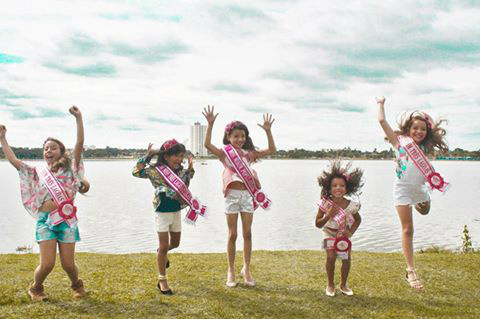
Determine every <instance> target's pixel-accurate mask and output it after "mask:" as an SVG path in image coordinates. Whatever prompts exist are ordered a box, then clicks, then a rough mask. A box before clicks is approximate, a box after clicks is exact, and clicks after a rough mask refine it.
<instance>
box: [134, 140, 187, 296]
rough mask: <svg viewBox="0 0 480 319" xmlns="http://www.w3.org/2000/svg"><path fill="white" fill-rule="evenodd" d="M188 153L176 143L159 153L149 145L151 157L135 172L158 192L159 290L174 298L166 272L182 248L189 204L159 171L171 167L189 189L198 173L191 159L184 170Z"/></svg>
mask: <svg viewBox="0 0 480 319" xmlns="http://www.w3.org/2000/svg"><path fill="white" fill-rule="evenodd" d="M185 152H186V150H185V146H184V145H183V144H180V143H178V142H177V141H176V140H175V139H172V140H168V141H166V142H165V143H163V145H162V147H161V148H160V150H159V151H154V150H153V148H152V144H149V145H148V152H147V155H146V156H143V157H141V158H140V159H139V160H138V162H137V164H136V165H135V167H134V168H133V176H135V177H139V178H148V179H149V180H150V182H151V183H152V185H153V187H154V188H155V197H154V199H153V207H154V209H155V228H156V231H157V233H158V240H159V246H160V247H159V248H158V250H157V264H158V273H159V275H158V283H157V288H158V289H159V290H160V292H161V293H162V294H164V295H172V294H173V292H172V290H171V289H170V287H169V285H168V282H167V275H166V268H168V267H169V266H170V262H169V260H168V258H167V253H168V251H169V250H171V249H174V248H177V247H178V246H179V245H180V235H181V231H182V222H181V217H180V210H181V209H183V208H185V207H186V206H187V204H186V203H185V202H184V201H183V200H182V199H181V198H180V196H179V195H178V194H177V193H176V192H175V191H174V190H173V189H171V188H170V187H169V186H168V184H167V183H166V182H165V181H164V179H163V178H162V176H161V175H160V173H159V172H158V170H157V169H156V168H155V167H156V166H157V165H162V164H163V165H167V166H168V167H169V168H170V169H171V170H172V171H173V172H174V173H175V174H177V175H178V176H179V177H180V178H181V179H182V180H183V182H184V183H185V184H186V185H187V186H188V185H189V183H190V179H192V178H193V174H194V173H195V171H194V170H193V162H192V157H191V156H190V157H189V158H188V169H184V168H183V166H182V162H183V158H184V156H185ZM153 157H156V158H157V160H156V161H152V158H153ZM152 162H153V163H152Z"/></svg>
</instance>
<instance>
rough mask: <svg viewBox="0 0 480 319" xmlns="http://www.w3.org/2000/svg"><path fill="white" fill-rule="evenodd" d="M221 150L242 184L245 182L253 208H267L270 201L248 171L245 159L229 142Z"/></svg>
mask: <svg viewBox="0 0 480 319" xmlns="http://www.w3.org/2000/svg"><path fill="white" fill-rule="evenodd" d="M223 152H224V153H225V155H226V158H227V159H228V161H229V162H230V163H231V164H232V166H233V168H234V169H235V172H236V173H237V175H238V176H239V177H240V179H241V180H242V181H243V184H245V187H246V188H247V191H248V192H249V193H250V195H251V196H252V198H253V208H254V210H255V209H257V208H258V206H261V207H262V208H263V209H265V210H267V209H269V208H270V206H271V204H272V201H271V200H270V199H268V197H267V195H265V193H264V192H262V190H261V189H260V188H258V187H257V184H256V183H255V177H254V176H253V173H252V172H251V171H250V168H249V167H248V165H247V164H246V163H245V161H244V160H243V159H242V158H241V157H240V155H239V154H238V152H237V150H236V149H235V148H234V147H233V146H232V145H231V144H228V145H226V146H225V147H224V148H223Z"/></svg>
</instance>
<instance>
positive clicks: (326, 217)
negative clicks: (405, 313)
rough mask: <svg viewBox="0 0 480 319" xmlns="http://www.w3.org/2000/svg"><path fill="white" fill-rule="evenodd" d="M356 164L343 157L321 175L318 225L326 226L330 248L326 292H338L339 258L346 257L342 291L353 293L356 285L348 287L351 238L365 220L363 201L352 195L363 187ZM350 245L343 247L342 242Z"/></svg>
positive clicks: (344, 258) (325, 234) (326, 266)
mask: <svg viewBox="0 0 480 319" xmlns="http://www.w3.org/2000/svg"><path fill="white" fill-rule="evenodd" d="M351 166H352V164H351V163H348V164H346V165H345V166H343V165H342V162H341V161H339V160H334V161H332V162H331V164H330V169H328V170H325V171H324V172H323V173H322V174H321V175H320V177H319V178H318V183H319V185H320V187H321V189H322V190H321V200H320V202H319V204H318V206H319V208H318V212H317V217H316V218H315V226H316V227H318V228H322V230H323V233H324V241H323V247H324V248H325V250H326V253H327V254H326V257H327V259H326V263H325V268H326V271H327V281H328V284H327V287H326V289H325V294H326V295H327V296H329V297H333V296H335V280H334V277H335V261H336V259H337V257H341V259H342V269H341V283H340V292H341V293H343V294H345V295H348V296H351V295H353V291H352V289H350V288H349V287H348V284H347V279H348V274H349V272H350V266H351V253H350V251H351V249H350V248H351V243H350V240H349V238H350V237H352V235H353V234H354V233H355V232H356V231H357V229H358V226H360V223H361V222H362V218H361V216H360V214H359V212H358V211H359V210H360V203H359V202H357V201H354V200H351V199H349V197H351V196H355V195H356V196H358V195H359V193H360V189H361V188H362V187H363V181H362V176H363V172H362V170H361V169H360V168H355V169H352V168H351ZM345 243H346V246H345V247H343V248H342V249H340V248H339V246H340V245H341V244H344V245H345Z"/></svg>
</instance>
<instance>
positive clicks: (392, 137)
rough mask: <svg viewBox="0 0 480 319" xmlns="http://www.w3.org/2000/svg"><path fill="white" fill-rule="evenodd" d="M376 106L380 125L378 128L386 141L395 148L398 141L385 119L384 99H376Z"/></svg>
mask: <svg viewBox="0 0 480 319" xmlns="http://www.w3.org/2000/svg"><path fill="white" fill-rule="evenodd" d="M376 100H377V105H378V122H379V123H380V126H381V127H382V129H383V131H384V132H385V135H387V139H388V141H389V142H390V144H392V145H393V146H394V147H397V145H398V140H397V135H396V134H395V132H394V131H393V130H392V128H391V127H390V124H388V122H387V120H386V119H385V108H384V105H385V97H383V96H382V97H377V98H376Z"/></svg>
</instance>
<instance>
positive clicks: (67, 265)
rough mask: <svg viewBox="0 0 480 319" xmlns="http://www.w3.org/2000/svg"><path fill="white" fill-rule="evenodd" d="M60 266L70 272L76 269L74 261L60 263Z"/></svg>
mask: <svg viewBox="0 0 480 319" xmlns="http://www.w3.org/2000/svg"><path fill="white" fill-rule="evenodd" d="M62 268H63V270H65V272H67V273H72V272H75V271H76V270H77V266H76V265H75V263H70V262H68V263H62Z"/></svg>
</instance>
